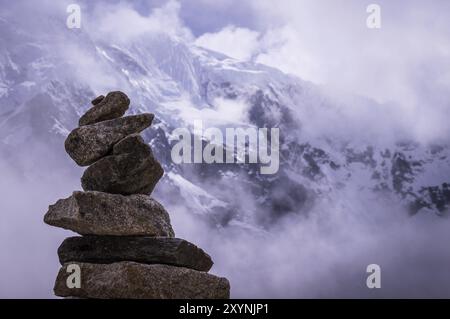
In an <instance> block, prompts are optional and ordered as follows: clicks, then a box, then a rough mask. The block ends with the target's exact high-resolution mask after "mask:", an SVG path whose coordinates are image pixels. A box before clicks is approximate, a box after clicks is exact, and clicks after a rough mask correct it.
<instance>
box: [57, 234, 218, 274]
mask: <svg viewBox="0 0 450 319" xmlns="http://www.w3.org/2000/svg"><path fill="white" fill-rule="evenodd" d="M58 256H59V261H60V262H61V265H63V264H64V263H67V262H71V261H77V262H86V263H93V264H110V263H114V262H119V261H135V262H138V263H143V264H167V265H173V266H181V267H186V268H190V269H195V270H199V271H208V270H210V269H211V267H212V265H213V262H212V260H211V257H210V256H209V255H208V254H207V253H205V252H204V251H203V250H202V249H200V248H198V247H197V246H195V245H194V244H191V243H190V242H188V241H186V240H184V239H179V238H165V237H136V236H133V237H118V236H84V237H70V238H66V239H65V240H64V242H63V243H62V244H61V246H59V249H58Z"/></svg>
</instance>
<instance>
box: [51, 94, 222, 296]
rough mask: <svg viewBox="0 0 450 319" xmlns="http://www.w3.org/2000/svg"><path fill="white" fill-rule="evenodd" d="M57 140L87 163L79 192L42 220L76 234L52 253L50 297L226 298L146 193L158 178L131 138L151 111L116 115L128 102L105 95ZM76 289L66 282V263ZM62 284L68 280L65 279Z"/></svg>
mask: <svg viewBox="0 0 450 319" xmlns="http://www.w3.org/2000/svg"><path fill="white" fill-rule="evenodd" d="M92 104H93V106H92V108H90V109H89V110H88V111H87V112H86V114H84V115H83V116H82V117H81V119H80V121H79V127H78V128H76V129H75V130H73V131H72V132H71V133H70V134H69V136H68V137H67V140H66V142H65V148H66V151H67V153H68V154H69V155H70V157H71V158H72V159H73V160H74V161H75V162H76V163H77V164H78V165H80V166H88V165H89V167H88V168H87V169H86V171H85V172H84V174H83V177H82V178H81V182H82V187H83V190H84V191H83V192H81V191H75V192H74V193H73V194H72V196H70V197H69V198H66V199H61V200H58V201H57V202H56V204H54V205H51V206H50V207H49V211H48V212H47V214H46V215H45V218H44V221H45V222H46V223H47V224H49V225H52V226H56V227H61V228H64V229H69V230H72V231H74V232H77V233H78V234H80V235H82V236H78V237H70V238H67V239H66V240H64V242H63V243H62V244H61V246H60V247H59V249H58V256H59V260H60V262H61V265H62V268H61V269H60V271H59V274H58V277H57V279H56V283H55V288H54V290H55V294H56V295H57V296H62V297H80V298H181V299H184V298H189V299H190V298H229V293H230V286H229V282H228V280H227V279H226V278H220V277H216V276H214V275H211V274H208V273H207V272H208V270H209V269H210V268H211V266H212V264H213V262H212V260H211V258H210V256H209V255H208V254H206V253H205V252H204V251H203V250H202V249H200V248H198V247H197V246H195V245H194V244H191V243H189V242H187V241H185V240H183V239H178V238H174V236H175V234H174V231H173V229H172V226H171V224H170V218H169V215H168V213H167V212H166V210H165V209H164V207H163V206H162V205H161V204H160V203H158V202H157V201H156V200H154V199H153V198H151V197H150V196H149V195H150V193H151V192H152V191H153V189H154V187H155V185H156V183H157V182H158V181H159V179H160V178H161V177H162V176H163V169H162V167H161V165H160V164H159V163H158V161H157V160H156V159H155V158H154V157H153V154H152V151H151V148H150V146H149V145H148V144H146V143H145V142H144V140H143V139H142V137H141V136H140V135H139V133H140V132H142V131H143V130H144V129H146V128H147V127H149V126H150V125H151V123H152V120H153V118H154V115H153V114H140V115H133V116H125V117H122V116H123V115H124V114H125V112H126V110H127V109H128V107H129V104H130V100H129V99H128V97H127V96H126V95H125V94H124V93H122V92H111V93H109V94H108V95H107V96H106V97H104V96H100V97H98V98H96V99H95V100H93V101H92ZM73 264H76V265H78V267H79V268H78V269H79V270H80V286H79V288H77V287H76V286H75V287H74V286H72V285H69V284H68V282H69V281H70V278H69V277H70V276H71V275H72V273H71V272H72V269H73V266H71V267H69V265H73ZM68 279H69V280H68Z"/></svg>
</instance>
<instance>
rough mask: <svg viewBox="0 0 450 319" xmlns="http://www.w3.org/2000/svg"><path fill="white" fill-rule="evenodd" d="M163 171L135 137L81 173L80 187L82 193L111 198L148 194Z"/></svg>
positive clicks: (149, 149) (139, 138)
mask: <svg viewBox="0 0 450 319" xmlns="http://www.w3.org/2000/svg"><path fill="white" fill-rule="evenodd" d="M163 174H164V170H163V168H162V167H161V165H160V164H159V162H158V161H157V160H156V159H155V158H154V157H153V153H152V150H151V148H150V146H149V145H148V144H146V143H145V142H144V140H143V139H142V137H141V136H139V135H138V134H134V135H130V136H128V137H126V138H124V139H123V140H121V141H120V142H118V143H117V144H116V145H115V146H114V147H113V153H112V155H109V156H106V157H104V158H102V159H100V160H98V161H97V162H95V163H94V164H92V165H91V166H89V167H88V168H87V169H86V171H85V172H84V174H83V176H82V178H81V185H82V186H83V189H84V190H86V191H88V190H89V191H100V192H107V193H113V194H123V195H129V194H150V193H151V192H152V191H153V189H154V187H155V186H156V183H158V181H159V179H160V178H161V177H162V176H163Z"/></svg>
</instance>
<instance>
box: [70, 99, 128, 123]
mask: <svg viewBox="0 0 450 319" xmlns="http://www.w3.org/2000/svg"><path fill="white" fill-rule="evenodd" d="M92 104H93V105H94V106H93V107H92V108H90V109H89V110H88V111H87V112H86V113H85V114H84V115H83V116H82V117H81V118H80V121H79V122H78V124H79V125H80V126H83V125H89V124H94V123H98V122H102V121H107V120H112V119H115V118H118V117H121V116H122V115H124V114H125V112H126V111H127V110H128V107H129V106H130V99H129V98H128V96H127V95H126V94H125V93H123V92H120V91H114V92H109V93H108V95H106V97H104V96H102V95H101V96H99V97H97V98H96V99H94V100H93V101H92Z"/></svg>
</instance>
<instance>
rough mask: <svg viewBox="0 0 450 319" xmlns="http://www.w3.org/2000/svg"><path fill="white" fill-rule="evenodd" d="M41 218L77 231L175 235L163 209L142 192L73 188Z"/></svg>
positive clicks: (112, 234) (117, 234)
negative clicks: (136, 193) (125, 194)
mask: <svg viewBox="0 0 450 319" xmlns="http://www.w3.org/2000/svg"><path fill="white" fill-rule="evenodd" d="M44 221H45V223H47V224H49V225H52V226H56V227H61V228H64V229H70V230H72V231H74V232H77V233H79V234H81V235H111V236H162V237H165V236H167V237H173V236H175V234H174V231H173V229H172V226H171V225H170V218H169V214H168V213H167V211H166V210H165V209H164V207H163V206H162V205H161V204H160V203H158V202H157V201H156V200H154V199H152V198H151V197H149V196H146V195H131V196H122V195H114V194H106V193H101V192H79V191H76V192H73V194H72V196H70V197H69V198H66V199H60V200H58V201H57V202H56V204H54V205H51V206H50V207H49V210H48V212H47V214H45V217H44Z"/></svg>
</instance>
